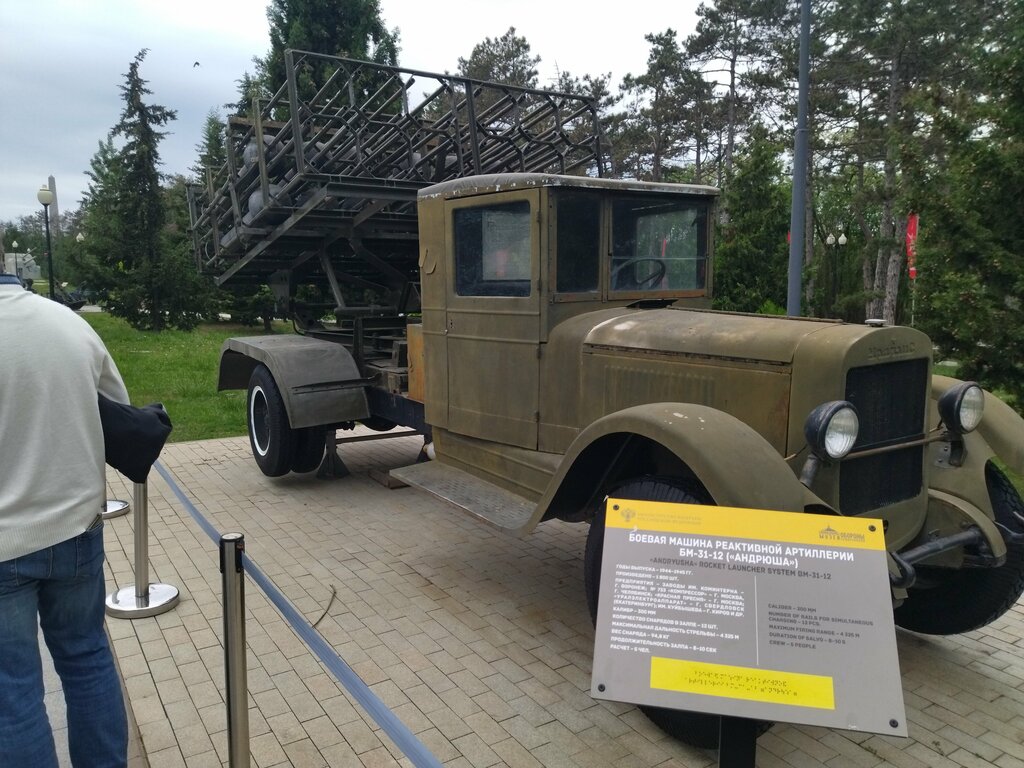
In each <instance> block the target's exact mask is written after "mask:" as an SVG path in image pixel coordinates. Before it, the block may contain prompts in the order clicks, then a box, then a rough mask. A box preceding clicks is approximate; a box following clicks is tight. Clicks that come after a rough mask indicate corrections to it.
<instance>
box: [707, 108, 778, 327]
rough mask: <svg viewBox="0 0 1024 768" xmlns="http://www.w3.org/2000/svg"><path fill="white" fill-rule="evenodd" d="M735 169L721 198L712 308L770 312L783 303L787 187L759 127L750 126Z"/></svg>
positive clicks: (775, 152)
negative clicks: (723, 209)
mask: <svg viewBox="0 0 1024 768" xmlns="http://www.w3.org/2000/svg"><path fill="white" fill-rule="evenodd" d="M734 171H735V173H734V175H733V179H732V183H731V184H730V185H729V186H728V187H727V189H726V192H725V198H726V199H725V200H724V201H723V202H724V204H725V205H726V206H727V207H728V210H729V212H730V213H729V218H728V221H727V222H726V223H725V224H723V225H721V226H720V228H719V235H718V237H717V239H716V254H715V273H714V275H715V276H714V280H715V283H714V290H715V307H716V308H717V309H729V310H736V311H740V312H762V311H768V312H773V313H774V312H775V311H776V310H779V308H781V307H784V306H785V304H786V280H787V269H788V254H789V248H788V245H787V243H786V232H787V231H788V229H789V189H788V185H787V184H785V183H784V182H783V181H782V178H781V177H782V167H781V164H780V162H779V146H778V145H777V144H775V143H774V142H772V141H771V140H770V139H769V138H768V132H767V130H766V129H765V128H764V127H763V126H761V125H759V124H758V125H755V126H754V128H753V129H752V130H751V132H750V140H749V143H748V145H747V148H746V151H745V152H744V153H743V154H742V155H741V156H740V157H738V158H737V161H736V164H735V168H734ZM780 311H781V310H780Z"/></svg>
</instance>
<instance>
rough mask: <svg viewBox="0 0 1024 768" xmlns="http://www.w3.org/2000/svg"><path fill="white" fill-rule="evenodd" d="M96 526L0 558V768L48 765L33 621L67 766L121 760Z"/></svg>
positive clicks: (123, 736) (121, 712)
mask: <svg viewBox="0 0 1024 768" xmlns="http://www.w3.org/2000/svg"><path fill="white" fill-rule="evenodd" d="M104 600H105V593H104V585H103V525H102V523H100V524H99V525H96V526H95V527H94V528H92V529H90V530H88V531H86V532H85V533H83V534H81V535H80V536H76V537H75V538H73V539H68V540H67V541H62V542H61V543H60V544H56V545H54V546H52V547H47V548H46V549H41V550H39V551H38V552H33V553H31V554H29V555H24V556H23V557H18V558H15V559H14V560H5V561H3V562H0V765H3V766H26V768H29V767H31V768H51V767H52V768H56V766H57V754H56V751H55V749H54V743H53V733H52V732H51V730H50V723H49V720H48V719H47V716H46V708H45V706H44V704H43V671H42V663H41V660H40V658H39V627H40V626H41V627H42V629H43V638H44V639H45V641H46V646H47V648H49V649H50V655H51V656H52V657H53V664H54V667H55V668H56V670H57V674H58V675H60V679H61V685H62V687H63V689H64V701H65V702H66V704H67V717H68V745H69V751H70V753H71V764H72V765H73V766H75V768H85V767H86V766H88V768H108V767H110V768H113V767H114V766H125V765H127V762H128V758H127V753H128V724H127V721H126V718H125V709H124V698H123V696H122V695H121V682H120V679H119V678H118V675H117V669H116V667H115V666H114V657H113V655H112V654H111V652H110V645H109V644H108V642H107V635H106V632H105V631H104V628H103V615H104Z"/></svg>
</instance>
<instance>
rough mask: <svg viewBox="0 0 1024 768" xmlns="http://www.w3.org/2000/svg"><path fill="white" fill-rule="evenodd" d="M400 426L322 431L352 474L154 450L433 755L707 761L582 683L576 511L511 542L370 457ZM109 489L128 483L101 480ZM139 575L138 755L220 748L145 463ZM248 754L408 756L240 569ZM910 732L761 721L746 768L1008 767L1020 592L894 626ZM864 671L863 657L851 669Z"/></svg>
mask: <svg viewBox="0 0 1024 768" xmlns="http://www.w3.org/2000/svg"><path fill="white" fill-rule="evenodd" d="M419 448H420V440H419V439H418V438H402V439H393V440H386V441H380V442H373V443H357V444H352V445H343V446H341V447H340V451H341V454H342V457H343V459H344V461H345V463H346V465H347V466H348V467H349V469H350V470H351V471H352V474H351V475H350V476H348V477H346V478H343V479H336V480H320V479H318V478H316V477H315V475H314V474H310V475H302V476H295V475H293V476H289V477H284V478H277V479H271V478H266V477H263V476H262V475H261V474H260V473H259V471H258V470H257V469H256V467H255V465H254V464H253V463H252V460H251V458H250V456H249V446H248V441H247V439H246V438H233V439H226V440H210V441H201V442H193V443H177V444H172V445H169V446H167V448H166V449H165V450H164V455H163V459H162V462H163V465H164V466H165V467H166V468H167V470H168V471H169V472H170V474H171V475H172V477H173V478H174V480H175V482H176V483H177V484H178V485H180V487H181V488H182V489H184V490H185V491H186V493H187V494H188V496H189V497H190V498H191V499H192V501H193V502H194V504H195V505H196V506H197V507H198V508H199V509H200V511H201V512H202V513H203V514H204V515H205V516H206V517H207V518H208V519H209V520H210V522H211V523H212V524H213V525H214V526H215V527H216V529H217V530H218V531H220V532H229V531H240V532H242V533H244V534H245V536H246V550H247V553H248V555H249V556H250V557H251V558H252V559H253V561H255V562H256V563H257V564H258V565H259V566H260V567H261V568H262V569H263V570H264V571H265V573H266V574H267V575H268V576H269V577H270V578H271V579H272V580H273V582H274V583H275V584H276V585H277V587H278V588H279V589H280V590H281V591H282V592H283V593H284V594H285V595H286V596H287V597H288V599H289V600H290V601H291V602H292V604H293V605H294V606H295V607H296V609H297V610H298V611H299V612H301V613H302V614H303V615H304V616H305V617H306V618H307V619H308V620H309V622H310V623H314V622H316V624H317V631H318V632H319V633H320V634H321V636H322V637H323V638H324V639H325V640H326V641H327V642H328V643H329V644H330V645H331V646H332V647H333V648H334V649H336V650H337V652H338V653H339V654H340V655H341V656H342V657H343V658H344V660H345V661H346V662H347V663H348V664H349V665H351V667H352V668H353V669H354V670H355V671H356V672H357V673H358V674H359V675H360V676H361V677H362V679H363V680H364V681H365V682H366V683H367V685H369V686H370V688H371V689H372V690H373V691H374V692H375V693H376V694H377V696H379V697H380V698H381V699H382V700H383V701H384V702H385V703H386V704H387V705H388V706H389V707H391V709H392V710H393V711H394V712H395V714H396V715H397V716H398V717H400V718H401V719H402V721H403V722H404V723H405V724H406V725H407V726H408V727H409V729H411V730H412V731H413V732H414V733H416V734H417V735H418V737H419V738H420V739H421V740H422V741H423V742H424V743H425V744H426V745H427V746H428V747H429V748H430V750H431V751H432V752H433V754H434V755H435V756H436V757H437V758H438V760H440V761H441V762H442V763H444V764H445V765H448V766H457V767H459V768H461V767H462V766H480V767H482V768H487V767H488V766H499V765H505V766H514V767H515V768H518V767H520V766H523V767H525V766H553V767H554V766H613V765H614V766H627V767H629V766H637V767H638V768H639V767H640V766H664V767H665V768H668V767H669V766H712V765H717V756H716V754H715V753H713V752H708V751H703V750H698V749H693V748H690V747H687V746H685V745H682V744H679V743H677V742H675V741H673V740H672V739H670V738H668V737H666V736H665V735H664V734H663V733H662V732H661V731H659V730H658V729H657V728H655V727H654V726H653V725H652V724H651V723H650V722H649V721H648V720H647V719H646V718H645V717H644V716H643V715H642V714H641V713H640V712H639V711H638V710H637V709H636V708H635V707H632V706H629V705H625V704H616V703H611V702H601V701H595V700H594V699H592V698H591V697H590V695H589V685H590V663H591V655H592V647H593V629H592V627H591V623H590V618H589V615H588V613H587V609H586V605H585V600H584V594H583V567H582V550H583V544H584V540H585V537H586V529H585V526H577V525H570V524H564V523H545V524H544V525H543V526H541V528H540V529H538V531H537V532H536V533H534V534H532V535H531V536H530V537H527V538H525V539H514V538H510V537H508V536H506V535H503V534H501V533H499V532H497V531H495V530H494V529H492V528H489V527H486V526H483V525H481V524H479V523H477V522H475V521H473V520H471V519H470V518H468V517H466V516H463V515H461V514H460V513H458V512H456V511H453V510H452V509H451V508H450V507H448V506H447V505H446V504H445V503H444V502H442V501H440V500H437V499H435V498H433V497H430V496H428V495H426V494H424V493H423V492H421V491H417V490H416V489H413V488H400V489H387V488H385V487H383V486H381V485H380V484H378V483H377V482H375V481H374V480H373V479H371V477H370V476H369V473H370V470H371V469H373V468H381V467H397V466H402V465H405V464H410V463H412V462H413V461H415V459H416V454H417V453H418V451H419ZM108 481H109V490H110V495H111V496H112V497H117V498H130V493H131V487H130V483H128V482H127V481H125V480H124V479H123V478H121V477H120V476H119V475H117V474H116V473H113V472H111V473H110V475H109V476H108ZM149 519H150V530H149V537H148V541H149V556H150V572H151V580H152V581H159V582H164V583H168V584H172V585H174V586H176V587H178V588H179V590H180V591H181V603H180V604H179V605H178V607H177V608H175V609H174V610H173V611H171V612H169V613H166V614H163V615H160V616H156V617H152V618H147V619H137V620H131V621H127V620H115V619H108V628H109V632H110V635H111V637H112V638H113V642H114V647H115V653H116V654H117V656H118V660H119V663H120V666H121V671H122V674H123V676H124V682H125V688H126V690H127V693H128V697H129V701H130V706H131V708H132V711H133V714H134V717H135V720H136V721H137V723H138V728H139V732H140V735H141V743H142V746H143V748H144V752H145V755H146V757H147V759H148V761H149V765H151V766H153V768H163V767H164V766H220V765H226V761H227V739H226V714H225V708H224V698H223V690H224V668H223V651H222V648H221V641H222V635H223V630H222V624H221V622H222V617H221V611H220V604H221V594H220V589H221V588H220V573H219V569H218V556H217V548H216V545H215V544H214V543H213V542H212V541H211V540H210V539H209V537H208V536H207V535H206V534H205V533H204V532H203V531H202V530H201V529H200V528H199V526H198V525H196V523H195V522H194V521H193V520H192V518H191V517H190V516H189V514H188V513H187V511H186V510H185V509H184V508H183V506H182V504H181V503H180V502H179V501H178V500H177V498H176V497H175V496H174V495H173V493H172V491H171V489H170V488H169V487H168V485H167V484H166V483H165V482H164V481H163V479H162V478H160V477H159V476H158V475H156V474H155V473H154V474H153V475H151V478H150V482H149ZM133 525H134V515H127V516H125V517H123V518H117V519H114V520H110V521H108V523H107V526H106V537H107V538H106V542H107V556H108V568H109V580H108V589H109V590H111V591H113V590H114V589H115V588H119V587H122V586H127V585H129V584H132V583H134V577H133V571H132V562H131V560H132V557H133ZM246 614H247V621H246V631H247V640H248V654H247V664H248V670H249V675H248V681H249V684H248V688H249V716H250V734H251V748H252V764H253V765H254V766H260V767H261V768H270V767H271V766H274V767H277V766H297V767H300V768H305V767H306V766H334V765H363V766H384V765H408V764H409V761H408V760H407V759H406V758H404V757H403V755H402V754H401V752H400V751H399V750H398V749H397V747H396V746H395V745H394V744H393V743H392V742H391V740H390V739H389V738H388V737H387V736H386V735H385V734H384V733H383V732H382V730H381V729H380V727H379V726H377V725H376V723H374V722H373V720H372V719H370V718H369V716H368V715H367V714H366V713H365V712H364V711H363V710H362V709H361V708H360V706H359V705H358V704H356V703H355V702H354V700H353V699H352V698H351V696H349V694H348V693H347V692H346V691H345V689H344V688H343V687H342V686H341V685H340V684H339V683H338V682H337V681H336V680H335V679H334V678H333V677H332V676H331V675H330V674H329V673H328V671H327V669H326V668H325V667H324V665H323V664H322V663H321V662H320V661H319V660H318V659H317V658H316V657H315V656H314V655H313V654H312V653H311V652H310V651H309V649H308V648H307V647H306V645H305V644H304V643H303V642H302V641H301V640H300V638H299V637H298V636H297V635H296V633H295V632H294V631H293V630H292V629H291V628H290V627H289V626H288V624H286V623H285V621H283V620H282V618H281V616H280V614H279V613H278V612H277V610H276V609H275V608H274V607H273V606H272V605H271V604H270V603H269V602H268V601H267V599H266V598H265V597H264V596H263V595H262V593H261V592H260V591H259V590H258V589H257V588H256V586H255V585H254V584H253V583H252V582H251V581H248V580H247V585H246ZM898 646H899V654H900V663H901V670H902V677H903V688H904V692H905V696H906V700H907V715H908V719H909V722H910V738H909V739H899V738H891V737H882V736H874V735H871V734H864V733H853V732H846V731H831V730H827V729H821V728H811V727H802V726H792V725H785V724H778V725H776V726H775V727H774V728H773V729H772V730H771V731H770V732H769V733H768V734H766V735H765V736H763V737H762V738H761V739H760V741H759V754H758V765H760V766H764V768H776V767H781V766H793V767H794V768H807V767H808V766H830V768H845V767H846V766H860V767H861V768H872V767H873V766H882V765H894V766H906V767H907V768H917V767H918V766H920V768H947V767H949V768H953V767H955V766H965V767H966V766H980V765H990V766H1000V768H1011V767H1013V766H1024V747H1022V746H1021V744H1022V743H1024V656H1022V651H1024V608H1022V606H1021V604H1018V605H1017V606H1015V607H1014V608H1013V609H1012V610H1011V611H1010V612H1009V613H1008V614H1007V615H1006V616H1005V617H1004V618H1002V619H1001V620H999V621H998V622H996V623H995V624H993V625H992V626H990V627H987V628H985V629H983V630H981V631H978V632H972V633H970V634H967V635H963V636H958V637H950V638H936V637H925V636H918V635H913V634H910V633H905V632H901V633H900V634H899V638H898ZM865 674H870V671H869V670H868V671H865Z"/></svg>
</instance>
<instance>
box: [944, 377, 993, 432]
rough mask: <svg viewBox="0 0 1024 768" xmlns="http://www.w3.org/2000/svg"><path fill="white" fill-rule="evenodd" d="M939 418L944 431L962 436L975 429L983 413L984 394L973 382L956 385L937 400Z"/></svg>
mask: <svg viewBox="0 0 1024 768" xmlns="http://www.w3.org/2000/svg"><path fill="white" fill-rule="evenodd" d="M938 405H939V417H940V418H941V419H942V423H943V424H944V425H945V427H946V429H948V430H949V431H950V432H956V433H957V434H964V433H967V432H970V431H972V430H974V429H976V428H977V426H978V425H979V424H980V423H981V417H982V416H983V415H984V413H985V393H984V392H983V391H982V390H981V387H979V386H978V385H977V384H976V383H975V382H973V381H963V382H961V383H959V384H956V385H954V386H952V387H950V388H949V389H947V390H946V391H945V392H943V393H942V397H940V398H939V404H938Z"/></svg>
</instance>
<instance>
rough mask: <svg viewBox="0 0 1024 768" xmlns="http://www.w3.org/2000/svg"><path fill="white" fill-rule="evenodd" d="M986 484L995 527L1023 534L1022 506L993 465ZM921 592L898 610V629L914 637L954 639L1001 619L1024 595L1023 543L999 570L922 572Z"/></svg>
mask: <svg viewBox="0 0 1024 768" xmlns="http://www.w3.org/2000/svg"><path fill="white" fill-rule="evenodd" d="M985 482H986V484H987V485H988V495H989V498H990V499H991V501H992V510H993V512H995V518H996V522H998V523H1001V524H1002V525H1004V526H1006V527H1007V528H1009V529H1010V530H1011V531H1014V532H1016V533H1024V522H1022V521H1024V502H1022V501H1021V498H1020V495H1019V494H1018V493H1017V489H1016V488H1014V487H1013V483H1011V482H1010V480H1009V479H1008V478H1007V477H1006V475H1005V474H1003V473H1002V472H1001V471H1000V470H999V468H998V467H996V466H995V464H993V463H991V462H989V463H988V465H987V466H986V467H985ZM917 572H918V579H919V583H920V584H922V586H920V587H916V588H911V589H910V591H909V594H908V596H907V599H906V601H905V602H904V603H903V605H901V606H900V607H899V608H897V609H896V612H895V617H896V623H897V624H898V625H899V626H901V627H903V628H904V629H909V630H911V631H912V632H922V633H924V634H928V635H956V634H960V633H962V632H970V631H971V630H973V629H978V628H979V627H984V626H985V625H986V624H991V623H992V622H993V621H995V620H996V619H998V618H999V617H1000V616H1002V615H1003V614H1004V613H1006V612H1007V611H1008V610H1010V608H1012V607H1013V605H1014V603H1016V602H1017V600H1018V599H1019V598H1020V596H1021V593H1024V543H1016V544H1012V543H1008V544H1007V545H1006V562H1005V563H1004V564H1003V565H1002V566H1000V567H999V568H961V569H959V570H953V569H949V568H928V567H927V566H918V567H917Z"/></svg>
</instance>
